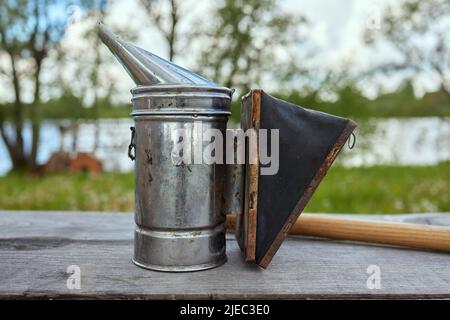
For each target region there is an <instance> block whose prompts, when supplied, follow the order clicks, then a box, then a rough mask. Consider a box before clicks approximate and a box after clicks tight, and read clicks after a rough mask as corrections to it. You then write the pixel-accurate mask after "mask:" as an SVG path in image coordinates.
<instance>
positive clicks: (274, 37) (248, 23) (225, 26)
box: [194, 0, 307, 90]
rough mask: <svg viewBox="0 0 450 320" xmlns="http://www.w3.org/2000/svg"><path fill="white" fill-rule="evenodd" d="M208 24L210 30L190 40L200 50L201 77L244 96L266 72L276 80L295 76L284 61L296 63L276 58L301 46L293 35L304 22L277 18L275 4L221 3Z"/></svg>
mask: <svg viewBox="0 0 450 320" xmlns="http://www.w3.org/2000/svg"><path fill="white" fill-rule="evenodd" d="M211 21H213V25H212V27H211V28H207V27H205V25H207V24H206V23H205V24H203V23H202V28H203V30H198V31H197V32H195V34H194V36H195V37H196V38H197V39H198V40H199V41H200V42H201V43H202V48H203V50H202V52H201V59H200V61H199V64H200V66H201V68H202V69H201V72H200V73H201V74H203V75H205V76H207V77H210V78H212V79H213V80H214V81H216V82H217V83H220V84H223V85H225V86H227V87H236V88H238V89H241V90H247V89H248V87H249V86H250V85H252V84H255V83H257V82H259V81H260V80H261V78H262V77H263V75H266V74H267V73H266V72H269V73H272V74H274V73H275V77H277V78H278V79H280V78H282V77H284V76H286V75H287V74H289V73H295V72H293V70H294V69H295V68H296V66H295V65H294V64H292V63H287V62H286V60H287V61H288V62H295V61H298V60H299V59H295V58H293V57H290V58H288V59H284V60H281V59H277V56H278V55H284V56H286V55H289V53H290V51H289V50H290V49H289V48H290V47H292V46H299V44H300V43H301V41H302V40H304V39H302V37H301V36H300V34H299V29H300V27H302V26H304V25H306V23H307V20H306V18H305V17H303V16H299V15H297V16H295V15H292V14H289V13H285V12H283V11H282V10H281V9H280V8H279V6H278V5H277V2H276V1H275V0H221V1H220V2H219V4H218V5H217V7H216V8H215V10H214V14H213V18H212V19H211ZM205 29H206V31H204V30H205ZM296 54H298V52H296ZM297 57H298V56H297ZM277 61H281V62H282V63H281V64H277Z"/></svg>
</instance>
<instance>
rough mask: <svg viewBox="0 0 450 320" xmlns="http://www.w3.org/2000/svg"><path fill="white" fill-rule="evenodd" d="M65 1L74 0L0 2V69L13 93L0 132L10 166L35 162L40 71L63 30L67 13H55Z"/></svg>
mask: <svg viewBox="0 0 450 320" xmlns="http://www.w3.org/2000/svg"><path fill="white" fill-rule="evenodd" d="M69 4H74V1H70V2H69V1H67V2H65V1H57V0H15V1H13V0H3V1H2V2H1V4H0V43H1V47H0V55H3V56H6V57H7V59H8V66H7V67H5V68H3V69H2V70H1V71H2V74H3V75H4V76H5V77H6V79H7V81H8V83H9V84H10V85H11V89H12V90H13V92H14V103H13V109H12V114H7V112H5V110H0V134H1V137H2V139H3V141H4V143H5V145H6V148H7V150H8V153H9V155H10V158H11V161H12V164H13V169H21V170H24V169H31V168H33V167H34V166H35V165H36V157H37V152H38V147H39V136H40V124H41V121H40V116H39V105H40V99H41V74H42V71H43V68H44V61H45V60H46V59H47V57H48V56H49V53H50V52H51V51H52V50H53V49H55V48H56V47H57V46H58V44H59V43H60V41H61V39H62V38H63V36H64V33H65V30H66V25H67V18H68V16H67V15H58V14H55V12H64V13H65V12H66V10H67V8H68V6H69ZM87 4H88V2H87V1H80V3H79V5H80V6H82V5H87ZM30 83H31V84H32V85H30ZM30 90H31V96H32V98H31V99H30V102H29V103H25V101H26V100H25V95H27V94H29V91H30ZM25 118H28V119H29V120H30V124H31V147H29V148H27V146H26V145H25V143H24V132H23V131H24V130H23V129H24V120H25ZM7 120H11V126H12V127H13V130H7V129H6V121H7ZM11 131H12V132H11Z"/></svg>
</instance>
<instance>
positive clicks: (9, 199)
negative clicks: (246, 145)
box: [0, 162, 450, 213]
mask: <svg viewBox="0 0 450 320" xmlns="http://www.w3.org/2000/svg"><path fill="white" fill-rule="evenodd" d="M133 206H134V193H133V175H132V173H106V174H102V175H98V176H90V175H88V174H76V175H71V174H57V175H49V176H43V177H41V176H33V175H27V174H19V173H12V174H9V175H7V176H5V177H0V209H8V210H99V211H133ZM305 211H306V212H337V213H410V212H436V211H450V162H446V163H442V164H439V165H438V166H425V167H394V166H377V167H366V168H364V167H362V168H344V167H341V166H335V167H333V168H332V169H331V170H330V171H329V172H328V174H327V176H326V177H325V179H324V180H323V182H322V184H321V185H320V186H319V188H318V190H317V191H316V193H315V194H314V196H313V198H312V200H311V202H310V203H309V205H308V206H307V208H306V209H305Z"/></svg>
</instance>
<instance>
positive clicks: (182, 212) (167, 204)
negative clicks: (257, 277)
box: [99, 24, 232, 271]
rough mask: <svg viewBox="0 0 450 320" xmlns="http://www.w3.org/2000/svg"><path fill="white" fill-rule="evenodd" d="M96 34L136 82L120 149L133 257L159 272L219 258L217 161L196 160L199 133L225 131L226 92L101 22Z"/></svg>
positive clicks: (220, 178) (221, 174)
mask: <svg viewBox="0 0 450 320" xmlns="http://www.w3.org/2000/svg"><path fill="white" fill-rule="evenodd" d="M99 36H100V38H101V39H102V41H103V42H104V43H105V45H106V46H107V47H108V48H109V49H110V50H111V52H112V53H113V54H114V56H115V57H116V58H117V59H118V60H119V62H120V63H121V64H122V66H123V67H124V68H125V69H126V70H127V72H128V74H129V75H130V76H131V78H132V79H133V80H134V82H135V83H136V84H137V87H136V88H135V89H133V90H132V91H131V93H132V102H133V109H132V113H131V115H132V116H133V118H134V123H135V126H134V127H132V138H131V143H130V147H129V149H128V153H129V156H130V157H131V158H133V159H135V221H136V229H135V245H134V258H133V261H134V263H135V264H137V265H138V266H141V267H144V268H148V269H154V270H161V271H195V270H202V269H208V268H213V267H216V266H219V265H221V264H223V263H224V262H225V261H226V255H225V229H224V225H223V224H224V222H225V208H223V206H224V204H223V202H224V194H223V192H224V187H225V186H224V183H225V175H226V172H225V164H219V163H212V164H208V163H209V162H207V163H205V162H203V161H202V160H203V159H202V154H201V153H202V151H203V149H204V147H205V146H207V145H209V144H210V143H211V141H203V139H202V138H203V137H202V133H204V132H206V131H207V130H209V129H215V132H217V130H220V131H221V133H222V136H225V130H226V125H227V120H228V116H229V115H230V102H231V96H232V90H230V89H228V88H223V87H220V86H219V85H217V84H215V83H213V82H211V81H209V80H208V79H205V78H203V77H201V76H199V75H197V74H195V73H193V72H191V71H189V70H186V69H184V68H182V67H180V66H177V65H175V64H173V63H172V62H170V61H167V60H165V59H162V58H160V57H158V56H156V55H154V54H152V53H150V52H148V51H146V50H144V49H142V48H139V47H137V46H135V45H133V44H131V43H128V42H126V41H124V40H122V39H121V38H120V37H118V36H117V35H115V34H113V33H112V32H111V31H110V30H108V29H107V28H106V27H105V26H104V25H103V24H100V25H99ZM181 129H184V135H182V136H180V135H179V132H180V131H181ZM208 132H211V131H208ZM180 138H181V140H184V138H186V140H188V142H189V145H191V146H192V148H191V150H192V149H193V152H190V151H189V150H182V153H183V157H181V159H183V161H181V162H180V161H179V160H180V159H179V158H180V154H178V157H177V154H176V153H177V152H175V151H174V150H177V148H175V147H176V146H177V143H179V142H180ZM214 143H215V142H214ZM199 147H200V148H199ZM219 147H221V146H219ZM194 148H195V149H194ZM198 148H199V149H200V157H201V158H200V161H197V160H198V156H197V158H194V157H192V156H191V160H194V161H189V160H186V159H187V157H184V156H185V154H184V153H185V152H186V153H193V154H194V155H195V154H196V153H195V150H198ZM133 149H134V150H133ZM186 149H188V148H186ZM133 153H134V154H133ZM197 155H198V152H197ZM174 156H175V161H174ZM192 158H194V159H192ZM196 159H197V160H196Z"/></svg>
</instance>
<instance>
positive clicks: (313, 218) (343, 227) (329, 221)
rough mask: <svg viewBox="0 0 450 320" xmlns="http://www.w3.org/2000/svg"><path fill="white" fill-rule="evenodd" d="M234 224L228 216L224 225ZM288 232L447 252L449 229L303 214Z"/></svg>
mask: <svg viewBox="0 0 450 320" xmlns="http://www.w3.org/2000/svg"><path fill="white" fill-rule="evenodd" d="M234 224H235V217H234V216H230V215H229V216H227V223H226V227H227V228H229V229H234ZM289 234H291V235H303V236H313V237H322V238H329V239H336V240H351V241H361V242H370V243H380V244H387V245H395V246H405V247H411V248H418V249H427V250H437V251H444V252H450V228H449V227H443V226H430V225H421V224H412V223H402V222H390V221H379V220H364V219H356V218H355V219H354V218H343V217H332V216H329V215H326V216H325V215H319V214H302V215H301V216H300V218H299V219H298V220H297V221H296V223H295V224H294V225H293V226H292V228H291V230H290V231H289Z"/></svg>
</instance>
